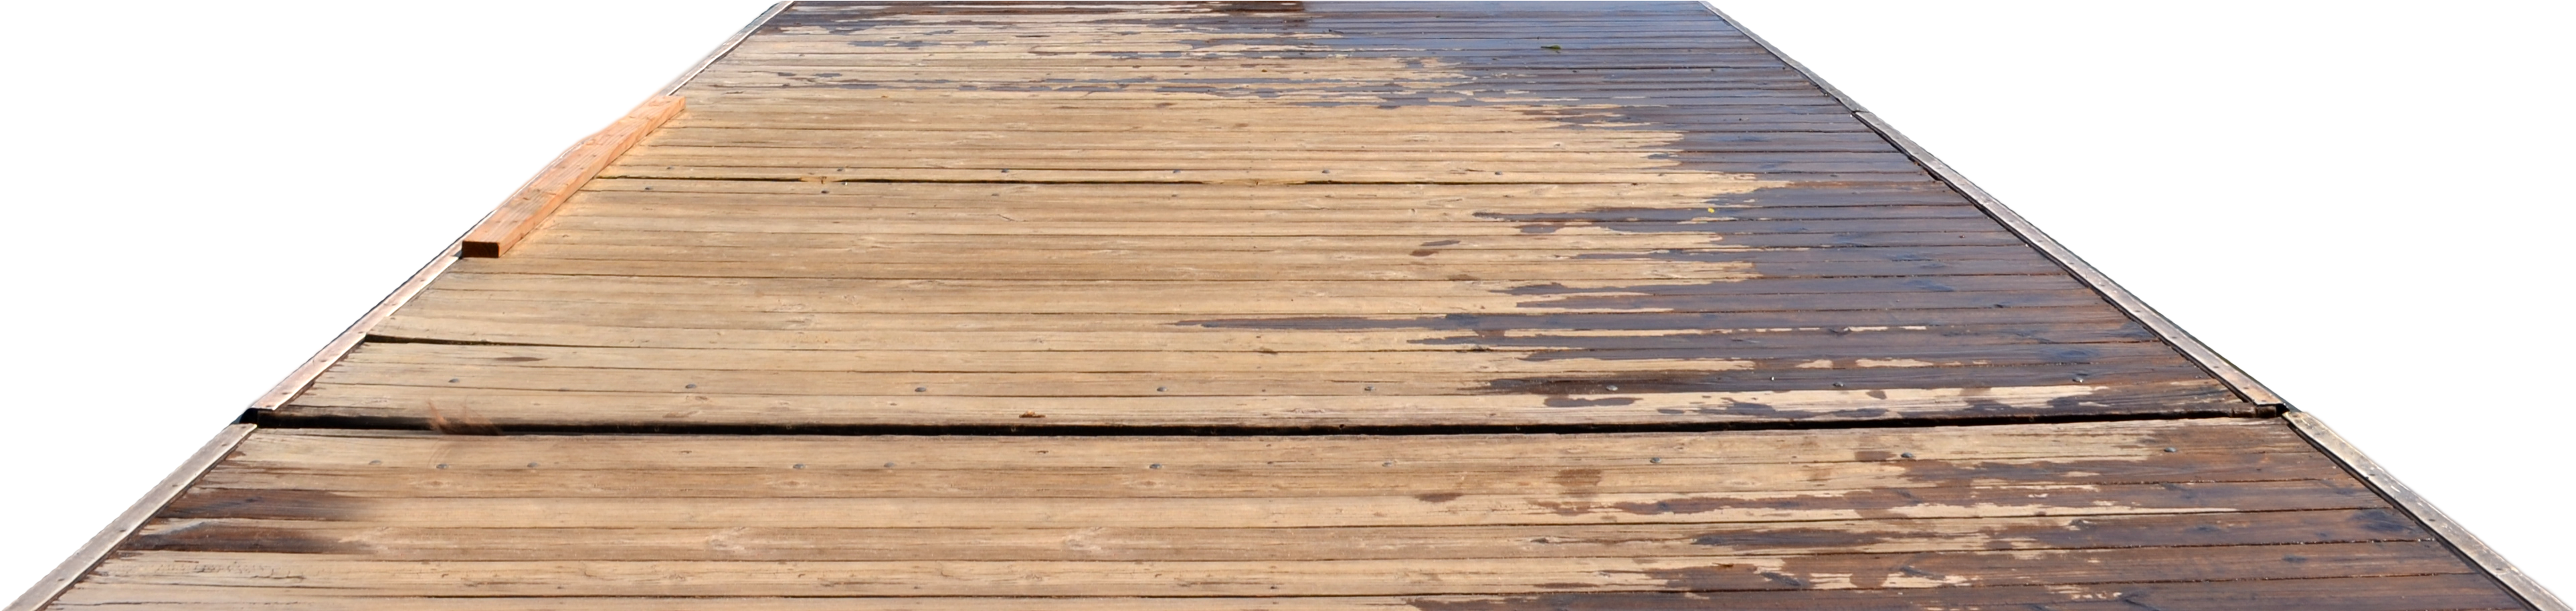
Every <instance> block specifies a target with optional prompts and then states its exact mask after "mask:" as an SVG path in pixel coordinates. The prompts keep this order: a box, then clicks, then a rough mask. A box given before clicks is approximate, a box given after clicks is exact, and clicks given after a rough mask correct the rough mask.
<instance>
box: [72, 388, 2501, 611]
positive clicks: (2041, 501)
mask: <svg viewBox="0 0 2576 611" xmlns="http://www.w3.org/2000/svg"><path fill="white" fill-rule="evenodd" d="M2481 579H2482V577H2480V576H2479V575H2478V574H2476V573H2475V572H2474V569H2472V568H2471V567H2469V566H2468V565H2467V564H2466V563H2465V562H2464V561H2463V560H2462V559H2461V558H2460V557H2459V556H2457V555H2456V554H2454V553H2452V552H2451V551H2450V550H2449V549H2448V548H2446V547H2444V546H2442V545H2441V544H2440V542H2439V541H2438V540H2436V539H2434V538H2433V536H2432V535H2431V534H2430V533H2428V532H2427V531H2425V530H2423V529H2422V528H2421V527H2419V526H2418V525H2417V524H2415V523H2414V522H2412V521H2410V520H2407V519H2405V518H2404V517H2403V514H2401V513H2399V512H2397V511H2396V510H2394V508H2392V507H2390V506H2389V505H2388V504H2387V503H2386V502H2385V501H2384V500H2382V499H2381V498H2379V497H2378V496H2376V495H2374V494H2371V493H2370V492H2369V490H2368V489H2367V487H2366V486H2364V485H2362V484H2361V482H2358V481H2356V480H2354V479H2353V478H2352V477H2351V476H2350V475H2348V474H2347V473H2346V472H2344V471H2343V470H2341V469H2340V468H2339V467H2338V466H2337V465H2336V464H2335V463H2334V462H2333V461H2332V460H2331V459H2329V458H2327V457H2325V456H2324V455H2322V454H2320V453H2318V452H2317V451H2316V450H2315V449H2314V448H2313V447H2312V446H2310V445H2308V444H2307V443H2306V441H2305V440H2304V439H2302V438H2300V437H2299V436H2297V435H2296V434H2295V433H2293V432H2292V431H2291V430H2290V429H2289V428H2288V427H2287V426H2285V425H2284V424H2282V423H2281V422H2280V421H2278V420H2256V419H2212V420H2156V421H2138V422H2112V423H2087V424H2050V425H2007V426H1974V427H1917V428H1864V429H1847V430H1807V431H1747V432H1729V433H1639V434H1584V435H1432V436H1298V437H1265V436H1226V437H1114V436H1113V437H1092V436H1077V437H973V436H930V437H925V436H856V437H825V436H792V435H762V436H704V435H579V436H552V435H541V436H498V437H466V436H443V435H436V434H429V433H413V432H395V431H334V430H309V429H308V430H292V429H263V430H261V431H260V432H258V433H256V434H254V435H252V436H251V437H249V438H248V439H246V440H244V441H243V442H242V443H241V444H240V445H239V446H238V447H237V448H235V449H234V451H233V452H232V453H231V454H230V455H229V456H228V457H227V458H226V459H225V460H224V461H223V462H221V463H220V464H218V465H217V466H216V467H215V468H214V469H212V470H211V471H209V472H208V473H207V474H206V475H205V476H204V477H203V478H202V479H200V480H199V481H198V482H197V484H196V485H195V486H193V487H192V488H190V489H189V491H188V492H187V493H186V494H184V495H181V496H180V497H179V498H178V499H177V500H175V501H174V502H172V503H171V504H169V505H168V506H167V507H166V508H164V509H163V510H162V511H160V512H159V514H158V515H156V516H155V517H154V519H152V520H151V521H150V522H149V523H147V524H145V525H144V527H143V528H142V529H140V530H139V531H138V533H137V534H136V536H135V537H134V538H133V539H132V540H130V541H129V542H128V543H127V544H126V545H125V546H123V547H122V548H120V549H119V550H118V552H117V553H116V554H115V555H113V556H112V557H111V558H110V559H108V560H107V561H106V562H104V563H102V564H101V565H100V566H99V567H98V568H97V569H96V570H95V571H92V572H91V573H90V574H89V575H88V576H87V577H86V578H85V579H84V580H83V581H81V582H80V583H79V585H77V586H76V587H74V588H73V589H72V590H71V591H69V592H67V593H66V594H65V595H64V596H63V597H62V599H61V602H60V603H59V604H57V605H56V608H61V609H76V608H92V607H99V608H106V607H116V608H126V607H144V608H154V607H162V606H186V607H190V608H231V607H233V606H240V607H250V606H260V605H274V606H277V607H285V608H354V607H366V608H414V607H420V608H479V607H481V606H485V605H503V604H504V603H508V604H516V605H520V607H519V608H588V607H591V606H600V605H607V604H612V603H613V602H614V601H627V603H626V604H642V603H640V601H639V600H638V598H637V597H653V598H654V601H653V602H652V603H650V604H654V605H660V604H663V603H664V602H670V603H671V604H677V605H708V606H709V607H710V608H743V607H753V608H760V607H769V606H777V605H788V606H794V605H796V604H804V603H796V602H790V601H800V600H812V599H831V600H835V601H838V602H841V603H844V606H845V607H856V608H880V607H883V608H921V609H937V608H949V607H952V606H960V605H965V604H967V603H966V601H968V600H980V601H984V603H983V604H986V605H989V606H987V607H982V608H1058V607H1061V608H1068V609H1089V608H1157V607H1159V606H1170V607H1173V608H1187V609H1236V608H1281V607H1285V608H1302V607H1300V606H1311V607H1315V608H1389V607H1394V608H1413V609H1450V608H1465V609H1524V608H1559V607H1571V608H1592V607H1596V606H1597V607H1601V608H1688V607H1705V606H1710V605H1714V606H1719V607H1724V608H1901V609H1928V608H1959V607H1982V606H1985V605H1997V604H2007V603H2009V604H2013V605H2025V606H2028V605H2042V606H2048V607H2049V608H2085V605H2088V604H2092V603H2096V602H2100V601H2101V600H2102V599H2103V597H2105V596H2109V597H2113V598H2114V599H2115V600H2117V599H2127V600H2133V601H2136V602H2142V603H2151V604H2154V605H2158V606H2156V608H2280V609H2293V608H2380V609H2426V610H2430V609H2500V608H2512V607H2513V604H2512V600H2511V599H2509V598H2505V597H2504V595H2503V593H2502V591H2501V590H2499V589H2497V588H2496V587H2494V586H2493V585H2492V582H2484V581H2480V580H2481ZM1791 595H1803V596H1804V598H1784V596H1791ZM668 597H682V598H668ZM2167 601H2171V602H2172V603H2173V606H2163V605H2165V604H2166V603H2167ZM2248 601H2259V602H2260V604H2256V605H2252V606H2247V605H2246V603H2247V602H2248ZM1739 603H1740V604H1739ZM1844 605H1857V607H1847V606H1844ZM2061 605H2062V606H2064V607H2061ZM266 608H275V607H266Z"/></svg>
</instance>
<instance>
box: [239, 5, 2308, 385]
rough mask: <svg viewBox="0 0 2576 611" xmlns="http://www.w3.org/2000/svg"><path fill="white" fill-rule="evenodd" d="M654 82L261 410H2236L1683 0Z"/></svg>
mask: <svg viewBox="0 0 2576 611" xmlns="http://www.w3.org/2000/svg"><path fill="white" fill-rule="evenodd" d="M674 93H675V95H679V96H685V97H687V98H688V107H689V109H688V113H687V114H686V115H685V116H678V117H674V118H671V119H670V120H669V122H668V123H666V124H665V126H664V127H662V128H660V129H655V130H652V131H651V133H649V134H645V135H643V136H642V137H641V138H640V141H639V142H637V143H636V144H635V145H634V146H633V148H631V149H629V150H626V151H625V152H624V153H623V154H622V155H617V156H615V159H614V161H613V163H604V165H602V166H601V167H600V170H599V172H598V176H597V177H596V178H593V179H589V180H586V181H583V182H581V183H579V184H580V188H579V189H578V190H577V191H567V192H566V193H564V195H565V196H566V197H565V199H564V201H563V203H562V205H561V210H560V211H559V212H556V213H554V214H553V215H551V217H550V218H548V220H546V222H544V223H542V226H539V224H535V223H529V224H525V225H524V227H527V228H529V231H528V232H527V233H526V236H527V237H526V239H525V240H524V241H523V242H521V243H520V244H519V245H517V246H515V247H513V248H512V249H511V250H510V256H509V257H507V258H499V259H469V260H466V261H461V262H459V263H458V264H457V265H456V266H455V267H454V269H453V270H451V271H452V273H450V274H447V275H446V276H444V277H442V278H440V279H439V280H438V282H436V283H435V284H433V285H432V286H431V287H429V289H428V290H427V291H425V292H424V293H423V294H422V295H421V296H420V297H418V298H417V299H414V300H412V301H411V302H410V303H408V304H406V305H405V307H404V308H403V309H402V310H400V311H397V312H395V313H394V315H393V316H392V317H390V318H389V319H388V320H387V321H386V322H385V323H384V324H382V325H379V326H377V327H376V328H374V329H372V330H371V332H372V333H373V335H372V336H371V341H370V342H368V343H367V344H366V345H365V346H362V347H361V348H360V349H358V350H356V351H354V352H352V353H351V354H350V356H349V357H348V358H347V359H346V360H344V361H343V362H341V363H340V364H338V365H337V366H336V367H334V368H332V369H331V370H330V371H328V372H327V373H326V374H324V375H322V376H320V378H319V379H318V380H317V381H316V383H315V384H314V385H313V386H312V387H311V388H310V390H309V391H308V392H305V393H304V394H303V395H302V396H301V397H299V398H298V399H297V401H296V402H295V403H293V404H292V405H289V406H287V408H285V409H284V410H281V412H280V414H281V416H282V417H285V418H288V419H292V418H297V417H311V418H329V419H333V421H340V422H348V421H351V420H350V419H356V420H357V421H366V422H376V423H380V424H382V425H385V426H409V425H410V424H407V423H415V422H419V421H422V419H423V418H425V417H426V411H427V410H428V408H429V407H430V405H431V404H432V403H439V404H450V403H452V404H455V405H460V406H466V408H467V409H472V410H474V411H475V412H476V413H478V414H483V415H486V416H489V417H491V418H493V419H494V420H495V421H496V423H500V424H503V425H504V426H520V427H541V428H545V427H553V428H560V427H579V426H589V425H607V426H621V427H638V426H666V427H667V426H689V425H720V426H780V427H794V426H812V425H834V426H839V425H865V426H875V425H906V426H947V425H975V426H983V425H996V424H1010V425H1014V426H1038V425H1059V424H1065V425H1071V424H1079V425H1087V426H1088V425H1145V426H1242V427H1255V428H1259V427H1290V428H1299V427H1315V426H1351V425H1368V426H1484V425H1496V426H1528V425H1554V424H1567V425H1610V426H1638V425H1645V426H1653V425H1671V424H1709V423H1762V422H1772V423H1778V422H1789V421H1799V420H1814V419H1828V420H1909V419H1959V418H1974V419H1993V418H2015V417H2074V416H2099V415H2113V414H2137V415H2165V416H2188V415H2217V414H2254V413H2257V412H2258V410H2259V408H2257V407H2256V406H2254V405H2251V404H2247V403H2244V402H2243V401H2242V400H2240V399H2238V398H2236V397H2234V396H2233V395H2232V393H2230V392H2229V390H2228V388H2227V387H2226V385H2224V384H2223V383H2220V382H2218V381H2217V380H2215V379H2213V378H2210V377H2208V376H2207V375H2206V374H2205V373H2202V372H2200V371H2198V370H2197V365H2196V364H2195V363H2194V362H2193V361H2191V360H2190V359H2188V358H2185V357H2184V356H2183V355H2182V354H2181V353H2180V352H2177V351H2175V350H2174V349H2173V348H2172V347H2171V346H2170V345H2168V344H2167V343H2165V342H2164V341H2162V340H2161V339H2159V338H2158V337H2157V336H2156V335H2155V334H2154V333H2152V332H2151V330H2150V329H2146V328H2144V327H2140V326H2137V325H2136V324H2135V323H2134V322H2133V321H2131V320H2130V319H2129V317H2128V316H2127V315H2126V314H2124V313H2123V312H2122V311H2121V310H2119V309H2118V308H2116V307H2113V306H2112V305H2111V303H2110V302H2108V301H2106V300H2104V299H2103V298H2102V296H2101V295H2100V294H2099V293H2098V292H2096V291H2094V290H2092V289H2091V288H2089V287H2088V286H2087V285H2085V284H2084V283H2082V282H2079V281H2078V280H2077V279H2076V278H2074V277H2073V276H2070V275H2068V274H2067V273H2066V271H2065V269H2064V268H2063V267H2061V266H2059V265H2057V264H2056V263H2055V262H2052V261H2051V260H2049V259H2048V258H2047V257H2045V256H2042V255H2041V254H2040V253H2039V252H2038V251H2036V250H2034V249H2032V248H2031V247H2030V245H2029V244H2027V243H2025V242H2024V241H2022V240H2021V239H2020V238H2018V237H2016V236H2015V235H2014V234H2013V233H2011V232H2010V231H2008V230H2007V228H2006V227H2004V226H2003V225H2001V224H1998V223H1997V222H1995V221H1994V219H1992V218H1990V217H1989V216H1988V215H1987V213H1985V212H1984V211H1983V210H1981V209H1980V208H1978V207H1977V206H1976V205H1975V204H1974V202H1972V201H1970V200H1969V199H1968V198H1966V197H1964V196H1962V195H1961V194H1960V193H1958V192H1957V191H1955V190H1953V189H1951V188H1950V187H1949V186H1947V185H1946V184H1944V183H1942V182H1941V181H1939V180H1937V179H1935V178H1934V177H1933V176H1932V175H1931V174H1928V173H1926V172H1925V171H1924V170H1923V168H1922V166H1920V165H1919V164H1917V163H1915V161H1914V160H1913V159H1912V158H1910V157H1908V156H1907V154H1906V153H1905V152H1904V151H1901V150H1899V149H1898V148H1897V147H1895V146H1893V145H1891V144H1889V143H1888V142H1887V141H1886V140H1885V139H1883V138H1881V137H1879V136H1878V135H1877V134H1875V133H1873V132H1872V131H1870V127H1869V126H1868V125H1866V124H1864V123H1862V122H1860V121H1858V120H1857V119H1855V118H1853V116H1852V114H1851V109H1850V108H1849V107H1847V106H1846V105H1844V104H1843V103H1842V102H1840V101H1839V100H1838V99H1837V98H1836V97H1835V96H1833V95H1832V94H1831V93H1830V92H1828V91H1826V90H1824V89H1822V88H1820V87H1819V86H1817V85H1816V84H1815V83H1813V82H1810V81H1809V80H1808V79H1807V78H1806V77H1805V76H1803V75H1802V73H1801V72H1799V71H1798V70H1795V69H1793V67H1791V66H1790V65H1788V64H1786V63H1784V62H1782V61H1780V60H1779V59H1778V58H1777V57H1774V56H1772V55H1771V54H1770V53H1769V52H1768V51H1766V50H1765V48H1764V47H1763V46H1762V45H1761V44H1759V43H1758V42H1756V41H1754V40H1752V39H1750V38H1747V37H1745V36H1744V35H1743V34H1742V33H1740V32H1737V31H1735V30H1734V29H1733V28H1732V27H1730V26H1729V25H1728V24H1726V23H1725V22H1723V21H1722V20H1719V19H1716V18H1715V16H1714V15H1712V14H1709V13H1708V12H1706V11H1705V10H1703V9H1701V8H1699V7H1697V6H1692V5H1689V4H1684V3H1642V4H1610V5H1597V6H1596V5H1581V6H1578V5H1552V4H1529V5H1523V4H1460V5H1447V4H1437V5H1435V4H1419V5H1416V4H1389V5H1371V4H1351V5H1301V4H1293V3H1291V4H1276V5H1274V4H1261V3H1251V4H1246V3H1144V4H1085V3H1060V4H1059V3H1050V4H1009V5H1003V4H995V5H982V4H973V3H967V4H943V5H916V4H853V3H799V4H796V5H793V6H789V7H786V8H784V9H782V10H780V11H779V12H778V13H777V14H776V15H775V16H774V17H773V18H772V19H769V20H768V21H766V22H764V23H763V24H762V25H760V26H758V27H755V28H753V29H752V30H751V31H750V33H749V34H748V35H746V36H744V37H742V38H740V39H739V40H738V41H736V42H734V43H732V44H730V45H729V46H728V48H727V50H726V51H724V52H723V53H722V54H721V56H720V57H718V58H716V59H715V60H713V61H712V62H710V63H708V64H707V65H705V66H704V69H703V70H702V71H699V72H697V73H696V74H695V76H694V77H693V78H691V79H690V80H688V81H687V82H685V83H684V84H682V85H681V86H679V87H678V88H677V89H676V90H675V92H674ZM1023 416H1028V417H1025V418H1024V417H1023Z"/></svg>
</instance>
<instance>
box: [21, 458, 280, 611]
mask: <svg viewBox="0 0 2576 611" xmlns="http://www.w3.org/2000/svg"><path fill="white" fill-rule="evenodd" d="M255 430H259V425H255V424H235V425H231V426H227V427H224V431H223V432H222V433H218V434H216V435H215V438H214V439H213V440H211V441H207V442H206V446H205V447H203V448H199V449H198V450H197V453H196V455H194V456H189V457H188V462H185V463H180V465H179V470H177V471H172V472H170V476H169V477H166V478H162V480H161V484H160V485H157V486H153V487H152V491H151V492H147V493H144V494H143V498H142V500H137V501H135V502H134V506H133V507H128V508H126V510H125V513H123V514H120V515H118V516H116V521H114V522H109V523H108V524H107V528H106V529H105V530H101V531H99V532H98V535H97V536H93V537H90V538H89V543H88V544H86V545H82V546H81V548H80V551H79V552H75V553H73V554H72V557H70V558H66V559H64V560H63V563H62V564H61V565H60V566H56V567H54V572H52V573H47V574H46V575H45V578H44V580H42V581H38V582H36V586H35V587H32V588H28V589H27V593H26V594H23V595H20V596H19V597H18V600H16V601H13V602H11V603H9V606H8V607H7V608H6V611H36V610H37V609H40V608H43V607H44V606H45V605H47V604H50V603H52V602H54V598H55V597H58V596H62V594H63V591H64V590H68V589H71V587H72V583H73V582H77V581H80V578H81V576H82V575H87V574H89V570H90V569H91V568H93V567H96V566H98V563H99V561H100V560H104V559H106V558H107V553H108V552H109V551H112V550H115V549H116V546H117V545H120V544H123V543H125V539H126V537H130V536H133V535H134V531H135V530H136V529H140V528H142V527H143V522H144V521H146V520H150V519H152V516H153V515H154V514H158V513H161V508H162V507H163V506H166V505H169V504H170V500H171V499H176V498H179V492H180V491H183V490H187V489H188V487H189V486H192V485H196V483H197V478H200V477H203V476H205V474H206V471H207V470H208V469H213V468H214V467H215V463H216V462H217V461H221V460H223V459H224V457H225V456H227V455H230V454H232V452H233V448H234V447H236V446H239V445H241V442H242V439H244V438H248V437H250V434H251V431H255Z"/></svg>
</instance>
